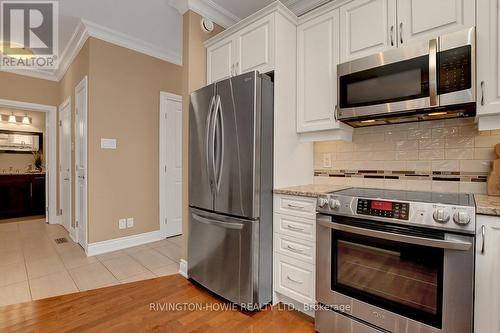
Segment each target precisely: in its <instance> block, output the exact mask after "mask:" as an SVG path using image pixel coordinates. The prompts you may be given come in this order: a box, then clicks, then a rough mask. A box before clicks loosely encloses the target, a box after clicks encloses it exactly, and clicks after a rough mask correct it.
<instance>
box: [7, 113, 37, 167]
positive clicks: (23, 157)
mask: <svg viewBox="0 0 500 333" xmlns="http://www.w3.org/2000/svg"><path fill="white" fill-rule="evenodd" d="M12 112H14V115H16V116H18V117H23V116H24V115H25V114H28V117H30V118H31V124H30V125H24V124H9V123H6V122H0V130H10V131H20V132H41V133H44V135H43V146H44V147H43V151H44V155H45V149H46V146H47V145H46V143H47V138H46V137H45V113H44V112H31V111H30V112H25V111H20V110H9V109H0V114H4V115H10V114H11V113H12ZM28 164H33V155H32V154H8V153H0V173H1V172H4V170H6V171H8V170H9V168H10V167H12V168H13V170H14V172H17V170H19V171H21V172H23V171H25V170H26V168H27V166H28Z"/></svg>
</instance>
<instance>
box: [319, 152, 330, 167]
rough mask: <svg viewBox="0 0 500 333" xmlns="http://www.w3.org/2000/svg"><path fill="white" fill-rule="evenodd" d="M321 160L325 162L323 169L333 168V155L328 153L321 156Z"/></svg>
mask: <svg viewBox="0 0 500 333" xmlns="http://www.w3.org/2000/svg"><path fill="white" fill-rule="evenodd" d="M321 159H322V161H323V168H331V167H332V154H330V153H326V154H323V155H321Z"/></svg>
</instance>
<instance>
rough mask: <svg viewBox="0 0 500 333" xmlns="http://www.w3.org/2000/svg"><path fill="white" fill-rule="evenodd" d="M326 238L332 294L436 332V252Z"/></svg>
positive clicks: (338, 235) (344, 236)
mask: <svg viewBox="0 0 500 333" xmlns="http://www.w3.org/2000/svg"><path fill="white" fill-rule="evenodd" d="M332 233H333V234H332V237H333V238H332V239H333V240H334V246H333V247H332V252H333V253H332V258H335V259H334V262H335V265H332V277H333V279H332V280H333V281H332V289H333V290H334V291H337V292H340V293H342V294H345V295H347V296H350V297H353V298H356V299H358V300H360V301H363V302H366V303H369V304H371V305H374V306H378V307H381V308H384V309H386V310H389V311H392V312H395V313H398V314H400V315H403V316H405V317H408V318H411V319H414V320H417V321H420V322H423V323H426V324H428V325H431V326H434V327H437V328H441V324H442V320H441V317H442V298H443V285H442V283H443V260H444V251H443V250H442V249H436V248H430V247H424V246H419V245H411V244H406V243H399V242H394V241H386V240H380V239H376V238H371V237H365V236H358V235H354V234H350V233H345V232H339V231H334V232H332Z"/></svg>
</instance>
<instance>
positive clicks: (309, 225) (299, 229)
mask: <svg viewBox="0 0 500 333" xmlns="http://www.w3.org/2000/svg"><path fill="white" fill-rule="evenodd" d="M273 224H274V225H273V227H274V231H275V232H277V233H280V234H283V235H288V236H292V237H297V238H300V239H305V240H308V241H314V240H315V239H316V221H315V220H310V219H305V218H302V217H296V216H291V215H282V214H276V213H274V214H273Z"/></svg>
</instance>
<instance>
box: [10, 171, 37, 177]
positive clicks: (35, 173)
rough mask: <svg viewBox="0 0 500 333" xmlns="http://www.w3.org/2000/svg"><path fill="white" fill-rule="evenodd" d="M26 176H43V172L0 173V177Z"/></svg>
mask: <svg viewBox="0 0 500 333" xmlns="http://www.w3.org/2000/svg"><path fill="white" fill-rule="evenodd" d="M26 175H35V176H39V175H45V172H24V171H23V172H19V173H18V172H5V173H4V172H0V176H26Z"/></svg>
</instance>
